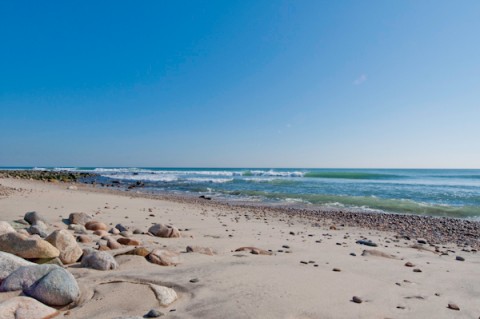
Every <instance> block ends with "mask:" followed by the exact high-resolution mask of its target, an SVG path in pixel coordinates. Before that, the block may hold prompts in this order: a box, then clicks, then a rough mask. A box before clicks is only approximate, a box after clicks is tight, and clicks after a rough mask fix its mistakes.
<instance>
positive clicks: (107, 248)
mask: <svg viewBox="0 0 480 319" xmlns="http://www.w3.org/2000/svg"><path fill="white" fill-rule="evenodd" d="M97 249H98V250H99V251H108V250H111V248H110V247H108V246H105V245H99V246H98V248H97Z"/></svg>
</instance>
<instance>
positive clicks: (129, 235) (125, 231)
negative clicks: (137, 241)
mask: <svg viewBox="0 0 480 319" xmlns="http://www.w3.org/2000/svg"><path fill="white" fill-rule="evenodd" d="M119 235H120V236H122V237H126V238H128V237H132V235H133V233H132V232H131V231H129V230H124V231H121V232H120V234H119Z"/></svg>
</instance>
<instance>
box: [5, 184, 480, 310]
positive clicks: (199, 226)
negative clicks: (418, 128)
mask: <svg viewBox="0 0 480 319" xmlns="http://www.w3.org/2000/svg"><path fill="white" fill-rule="evenodd" d="M0 185H1V189H0V220H2V221H7V222H9V223H12V222H13V221H15V220H19V219H23V218H24V216H25V213H27V212H31V211H36V212H38V213H39V214H40V215H41V216H43V217H44V218H45V219H46V220H47V222H48V226H49V230H50V231H54V230H58V229H67V228H68V223H67V222H66V219H68V217H69V215H70V214H71V213H74V212H83V213H86V214H88V215H91V216H92V217H93V219H94V220H95V221H98V222H101V223H104V224H106V225H107V226H108V230H111V228H113V227H115V226H116V225H117V224H121V225H122V226H124V227H125V228H126V229H128V233H127V234H124V235H127V236H128V238H129V239H134V240H137V242H136V243H137V244H138V245H132V246H129V245H121V246H122V247H121V248H119V249H117V251H118V254H116V253H112V252H115V249H114V250H109V252H110V253H112V254H113V255H116V256H115V260H116V261H117V262H118V265H119V266H118V268H116V269H113V270H104V271H101V270H96V269H90V268H86V267H82V265H81V264H80V263H79V262H75V263H71V264H68V265H64V267H65V268H66V269H67V270H68V271H69V272H70V273H71V274H73V276H74V277H75V279H76V281H77V282H78V286H79V287H80V292H81V293H80V297H79V299H78V300H77V301H75V302H74V303H72V304H70V305H68V306H64V307H56V309H58V310H59V312H58V314H56V316H57V317H58V318H62V317H65V318H117V317H125V318H127V317H139V318H141V317H143V316H145V315H146V314H147V313H148V312H149V311H150V310H151V309H156V310H158V311H160V312H162V313H163V314H164V315H165V317H166V318H288V319H290V318H292V319H293V318H298V319H300V318H312V319H313V318H479V316H480V300H479V298H478V296H480V285H479V284H478V283H479V280H478V278H480V267H479V266H480V256H479V255H478V253H477V250H476V249H477V246H478V234H477V233H472V231H476V230H478V225H477V223H476V222H472V225H471V229H470V230H468V231H467V230H465V231H464V233H466V234H464V235H465V237H462V238H468V239H469V241H468V243H466V244H465V245H459V243H461V241H458V240H457V241H456V242H448V240H449V238H450V239H451V238H453V237H448V236H446V237H442V236H440V235H439V236H437V237H435V236H432V238H436V240H437V241H439V242H435V243H432V242H431V239H430V238H423V237H422V238H414V237H409V236H406V235H404V234H400V233H399V231H385V229H387V230H395V229H397V228H395V227H393V226H392V227H380V226H379V225H377V226H375V225H372V226H371V227H367V226H366V225H360V224H361V223H358V225H359V226H357V227H354V226H349V224H350V223H347V222H342V219H341V218H337V219H336V218H333V217H332V218H329V217H328V215H326V216H327V217H325V218H320V219H318V220H315V219H312V217H311V216H310V215H309V214H303V215H302V214H295V212H289V213H286V212H285V210H281V209H276V208H268V209H263V208H262V207H242V206H236V205H231V206H229V205H225V204H218V203H215V202H214V201H207V200H197V201H195V200H190V201H189V200H184V201H182V200H168V199H166V198H163V199H155V198H147V196H142V195H138V194H135V196H131V195H129V193H126V192H123V193H122V192H120V191H106V190H104V189H96V188H94V187H92V186H89V185H83V184H71V183H48V182H47V183H45V182H40V181H29V180H23V179H13V178H3V179H0ZM72 186H74V187H72ZM398 218H401V216H400V217H398ZM425 221H426V222H425ZM425 221H424V220H423V219H422V220H420V221H419V223H418V224H417V225H420V227H424V225H423V224H422V222H425V223H427V224H428V221H429V220H428V219H425ZM156 223H160V224H166V225H171V226H174V227H176V228H178V230H179V232H180V234H181V236H180V237H179V238H161V237H157V236H152V235H151V234H147V231H148V229H149V228H150V227H151V226H152V225H153V224H156ZM453 225H455V224H453ZM461 225H462V227H470V226H468V224H461ZM465 225H467V226H465ZM411 227H415V225H411ZM472 229H473V230H472ZM407 231H409V232H410V233H415V231H416V230H408V229H407ZM457 231H459V232H461V231H462V230H457ZM69 232H71V233H72V234H73V235H74V236H75V237H78V236H79V235H77V234H74V231H73V230H69ZM469 232H470V233H469ZM93 233H94V232H93V231H90V230H89V231H87V234H86V235H85V237H89V238H90V239H91V242H89V243H80V242H79V243H78V244H79V245H80V246H81V248H87V247H92V248H94V249H97V248H98V247H99V246H100V247H106V245H107V244H106V243H107V238H113V239H114V240H118V238H121V237H122V235H120V234H112V233H108V235H107V236H105V234H101V233H97V234H100V235H102V237H100V236H97V235H94V234H93ZM421 234H422V233H421V231H419V235H421ZM437 235H438V234H437ZM425 237H426V236H425ZM102 238H103V239H102ZM124 238H127V237H124ZM442 238H446V239H442ZM456 238H458V236H456ZM77 240H78V239H77ZM359 241H360V242H359ZM440 241H447V242H440ZM451 241H453V240H451ZM362 243H364V244H365V243H366V244H367V245H364V244H362ZM187 246H190V247H192V250H193V252H187ZM135 247H145V249H146V250H148V251H149V252H151V251H152V250H154V249H166V250H169V251H171V252H174V253H178V256H176V257H175V260H176V262H175V264H176V265H170V266H161V265H159V264H155V263H152V262H150V261H149V259H148V258H146V257H145V256H141V255H132V254H131V252H128V250H131V249H133V248H135ZM242 247H246V248H244V249H241V251H236V250H238V249H239V248H242ZM102 249H103V248H102ZM105 249H106V248H105ZM151 284H153V285H157V286H164V287H168V288H172V289H173V290H174V291H175V292H176V294H177V299H176V300H175V301H173V302H172V303H170V304H169V305H167V306H161V305H160V304H159V300H158V298H156V295H155V293H154V289H152V287H151V286H150V285H151ZM19 294H21V291H17V292H3V293H0V302H1V301H6V300H8V299H10V298H12V297H14V296H17V295H19ZM354 297H355V298H354ZM456 306H457V307H458V308H459V310H456V309H455V308H456ZM452 308H454V309H452ZM0 317H1V318H3V317H2V315H0ZM6 318H7V317H6ZM8 318H10V317H8Z"/></svg>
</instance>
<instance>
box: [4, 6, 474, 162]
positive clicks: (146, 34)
mask: <svg viewBox="0 0 480 319" xmlns="http://www.w3.org/2000/svg"><path fill="white" fill-rule="evenodd" d="M479 32H480V1H477V0H474V1H442V0H439V1H427V0H425V1H416V0H414V1H347V0H345V1H317V0H315V1H306V0H300V1H297V0H296V1H280V0H278V1H270V0H268V1H261V0H252V1H249V0H238V1H233V0H232V1H193V0H192V1H135V2H134V1H95V2H94V1H68V2H65V1H2V2H0V166H84V167H85V166H137V167H140V166H141V167H152V166H158V167H267V168H269V167H271V168H274V167H318V168H480V41H479Z"/></svg>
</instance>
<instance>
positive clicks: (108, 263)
mask: <svg viewBox="0 0 480 319" xmlns="http://www.w3.org/2000/svg"><path fill="white" fill-rule="evenodd" d="M82 267H86V268H93V269H97V270H111V269H117V268H118V263H117V261H116V260H115V258H114V257H113V256H112V255H110V254H109V253H107V252H104V251H96V250H93V249H84V250H83V258H82Z"/></svg>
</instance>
